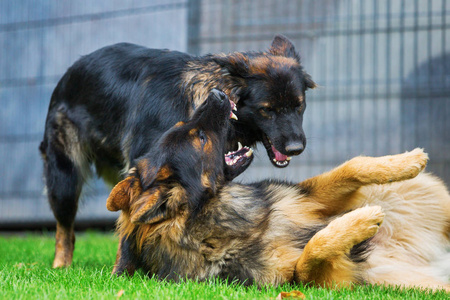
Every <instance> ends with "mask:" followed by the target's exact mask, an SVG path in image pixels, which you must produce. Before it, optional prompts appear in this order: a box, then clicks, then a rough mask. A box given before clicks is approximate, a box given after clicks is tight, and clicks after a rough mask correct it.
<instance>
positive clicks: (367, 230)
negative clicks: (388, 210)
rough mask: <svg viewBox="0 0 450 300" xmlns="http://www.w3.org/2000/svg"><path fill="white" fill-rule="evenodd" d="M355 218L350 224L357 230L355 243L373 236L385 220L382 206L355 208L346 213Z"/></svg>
mask: <svg viewBox="0 0 450 300" xmlns="http://www.w3.org/2000/svg"><path fill="white" fill-rule="evenodd" d="M345 216H348V217H349V218H353V220H351V221H350V222H351V223H352V224H351V225H350V226H351V227H352V228H353V230H354V231H355V233H354V241H353V243H355V244H358V243H361V242H362V241H365V240H367V239H369V238H371V237H373V236H374V235H375V234H376V233H377V232H378V230H379V229H380V226H381V224H382V223H383V220H384V216H385V214H384V212H383V209H382V208H381V206H366V207H362V208H358V209H355V210H354V211H352V212H350V213H348V214H346V215H345Z"/></svg>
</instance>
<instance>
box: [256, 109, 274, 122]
mask: <svg viewBox="0 0 450 300" xmlns="http://www.w3.org/2000/svg"><path fill="white" fill-rule="evenodd" d="M272 112H273V109H272V108H271V107H266V106H265V107H261V108H260V109H259V113H260V114H261V115H262V116H263V117H265V118H269V119H271V118H272Z"/></svg>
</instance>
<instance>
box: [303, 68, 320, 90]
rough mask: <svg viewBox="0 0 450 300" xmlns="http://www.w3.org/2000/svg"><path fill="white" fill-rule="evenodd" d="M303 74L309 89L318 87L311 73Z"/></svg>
mask: <svg viewBox="0 0 450 300" xmlns="http://www.w3.org/2000/svg"><path fill="white" fill-rule="evenodd" d="M303 76H304V79H305V86H306V87H307V88H308V89H315V88H316V87H317V83H315V82H314V81H313V80H312V78H311V75H309V74H308V73H306V72H303Z"/></svg>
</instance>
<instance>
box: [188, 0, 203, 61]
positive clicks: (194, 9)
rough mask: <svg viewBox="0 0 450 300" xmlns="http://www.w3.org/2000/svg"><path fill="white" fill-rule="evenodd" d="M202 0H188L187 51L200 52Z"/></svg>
mask: <svg viewBox="0 0 450 300" xmlns="http://www.w3.org/2000/svg"><path fill="white" fill-rule="evenodd" d="M200 17H201V0H188V26H187V30H188V33H187V41H188V44H187V52H188V53H191V54H196V55H198V54H200V23H201V20H200Z"/></svg>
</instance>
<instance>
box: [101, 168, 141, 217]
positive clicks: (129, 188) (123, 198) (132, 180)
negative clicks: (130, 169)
mask: <svg viewBox="0 0 450 300" xmlns="http://www.w3.org/2000/svg"><path fill="white" fill-rule="evenodd" d="M141 191H142V188H141V184H140V182H139V178H137V177H136V176H135V175H130V176H128V177H127V178H125V179H124V180H122V181H121V182H119V183H118V184H116V186H115V187H114V188H113V189H112V191H111V193H110V194H109V197H108V199H107V200H106V208H107V209H108V210H109V211H118V210H128V209H129V207H130V201H131V199H133V198H134V197H137V196H138V195H139V194H140V193H141Z"/></svg>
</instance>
